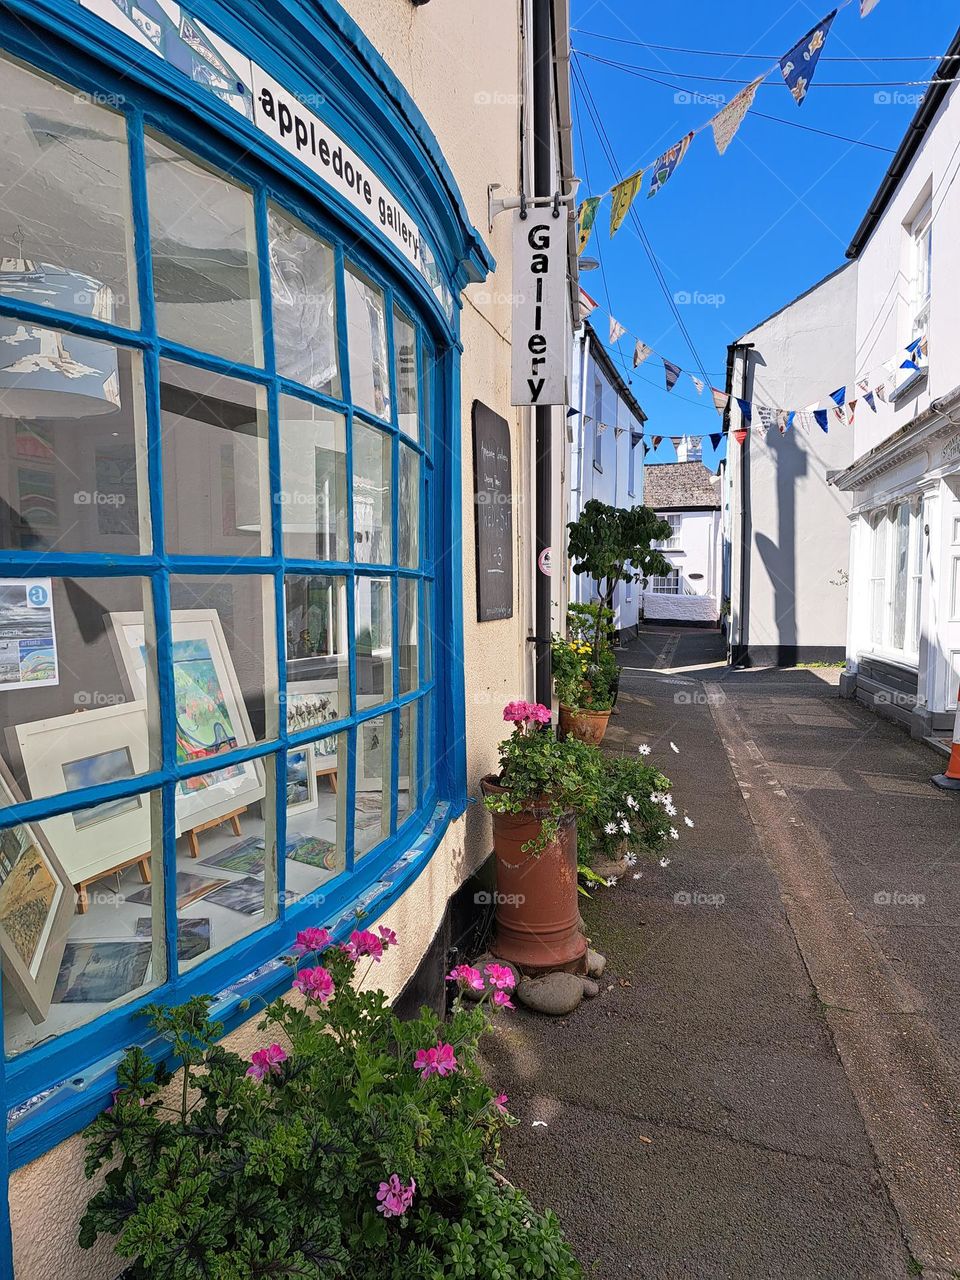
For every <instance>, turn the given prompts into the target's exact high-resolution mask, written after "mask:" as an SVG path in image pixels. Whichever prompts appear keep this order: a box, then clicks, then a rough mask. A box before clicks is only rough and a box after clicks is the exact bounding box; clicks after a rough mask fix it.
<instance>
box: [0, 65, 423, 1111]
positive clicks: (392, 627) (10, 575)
mask: <svg viewBox="0 0 960 1280" xmlns="http://www.w3.org/2000/svg"><path fill="white" fill-rule="evenodd" d="M0 134H2V143H0V145H2V147H3V156H4V170H5V181H4V183H3V187H2V190H0V239H2V248H0V258H2V262H0V452H2V455H3V462H4V465H3V466H2V467H0V720H2V725H0V727H2V730H3V732H2V733H0V950H2V958H3V1025H4V1034H5V1047H6V1053H7V1055H8V1057H10V1058H17V1057H18V1055H28V1056H27V1058H26V1059H25V1060H26V1061H29V1060H30V1059H29V1053H30V1051H31V1050H36V1049H37V1048H38V1047H40V1048H43V1049H46V1048H49V1043H48V1044H44V1042H50V1043H52V1042H54V1041H55V1040H56V1038H57V1037H59V1036H61V1035H63V1034H64V1033H70V1032H72V1033H74V1035H75V1036H76V1035H77V1034H79V1033H78V1028H81V1027H83V1026H84V1025H86V1024H90V1023H93V1022H94V1021H95V1020H96V1019H98V1018H100V1017H101V1015H104V1014H108V1013H113V1014H116V1012H117V1011H118V1010H122V1009H123V1008H124V1007H125V1006H128V1005H131V1004H132V1003H134V1002H137V1001H141V997H144V998H146V997H147V996H149V997H150V998H157V999H164V998H170V996H171V993H173V992H185V993H189V992H190V991H197V990H204V991H207V990H209V991H212V992H216V991H217V990H219V989H221V986H222V985H224V984H225V983H226V982H227V981H230V980H231V979H232V978H235V977H242V976H244V975H245V974H247V973H249V971H250V968H251V967H252V962H251V960H250V956H251V955H252V954H253V952H252V951H251V948H252V946H253V944H254V940H255V939H256V938H259V937H261V935H263V936H264V937H266V936H267V935H269V932H270V930H271V929H272V930H274V931H276V932H277V933H278V935H279V932H280V931H281V930H282V929H284V928H286V929H287V931H288V932H289V929H290V928H293V927H295V925H296V924H297V922H298V921H299V922H300V923H301V924H303V923H310V924H315V923H318V921H320V914H319V913H320V912H322V911H324V910H325V907H324V906H323V905H322V904H324V903H330V902H334V901H336V902H340V903H341V904H343V903H349V902H350V901H351V900H352V899H351V896H350V895H351V894H353V893H354V886H360V884H361V881H362V880H363V877H364V876H366V875H367V874H368V873H367V871H366V868H368V867H369V868H370V872H369V874H370V875H375V874H376V873H377V869H378V868H380V869H381V870H382V866H381V862H380V861H378V853H381V854H383V856H384V858H385V857H386V856H387V855H388V854H390V852H391V850H393V849H394V848H395V847H399V843H400V842H399V840H398V839H397V837H398V831H399V828H400V827H401V826H402V825H403V824H405V823H410V824H411V825H410V827H408V828H407V829H406V830H407V831H413V830H414V829H415V827H414V820H415V819H416V818H417V817H419V818H420V819H421V821H425V819H426V815H427V813H428V812H429V810H430V809H431V808H432V805H433V803H434V801H435V798H436V797H435V792H434V790H433V784H432V779H433V777H434V769H433V760H432V758H431V754H432V733H433V727H434V717H435V712H434V710H433V708H432V706H431V703H432V699H433V696H434V692H435V683H434V670H433V647H432V632H433V621H432V609H433V606H434V600H435V592H434V581H433V568H432V564H433V562H432V560H431V556H432V555H433V554H434V553H435V544H434V531H433V520H432V506H433V504H434V503H435V501H436V492H437V489H436V483H435V480H434V460H433V457H432V454H431V452H430V448H431V444H432V440H433V433H432V432H431V430H430V429H429V427H430V414H431V403H430V401H431V396H432V395H433V394H436V379H433V380H432V382H428V375H429V371H430V369H431V366H432V365H433V364H434V363H435V360H436V354H435V351H434V348H433V346H432V342H431V339H430V337H429V335H428V331H427V327H426V325H425V324H424V323H423V321H422V319H421V317H420V314H419V311H418V308H417V306H415V305H414V303H413V301H412V300H411V298H410V297H408V296H407V295H406V294H405V293H404V292H403V291H402V285H399V284H398V282H397V281H395V280H394V279H393V278H392V276H391V275H389V274H388V273H386V272H382V273H381V272H379V271H378V270H377V268H376V265H375V264H374V263H371V262H368V261H366V259H365V257H364V255H363V253H362V246H361V245H360V244H358V242H357V237H356V236H355V235H354V236H351V237H350V238H349V243H348V244H345V237H344V236H343V235H342V233H341V232H340V231H339V229H338V226H337V225H335V224H333V223H332V222H330V223H328V222H326V221H324V223H323V225H320V223H319V220H316V222H317V224H316V225H314V219H313V218H312V217H310V216H308V210H307V209H306V208H304V207H302V206H301V203H300V202H297V208H296V211H294V210H292V209H288V208H286V207H285V205H284V203H283V200H282V199H281V197H280V195H279V194H278V190H275V189H274V188H273V187H272V186H270V185H269V184H268V180H267V179H266V178H264V176H263V168H262V166H260V167H258V165H257V164H255V163H253V162H252V161H250V159H249V157H248V156H247V154H246V153H244V152H241V150H240V148H237V149H236V150H235V151H225V152H224V154H223V156H222V163H220V164H219V165H215V164H213V163H211V161H210V159H209V157H207V156H206V155H205V156H200V155H198V154H195V153H194V152H193V151H192V150H191V149H190V146H189V145H187V143H186V142H185V141H184V140H183V139H181V138H178V137H171V136H168V134H167V133H166V132H163V131H161V130H160V128H159V127H155V126H154V125H153V124H152V123H151V117H150V110H149V104H148V105H147V107H146V108H142V107H141V105H140V104H135V103H134V102H132V101H131V100H130V99H129V98H125V99H124V100H123V109H122V110H121V109H114V108H113V107H108V106H105V105H99V104H97V103H95V102H93V101H91V100H89V99H87V98H84V97H83V95H78V94H77V93H76V92H75V91H74V90H73V89H72V88H71V87H70V86H68V85H65V84H61V83H60V82H58V81H57V80H55V79H53V78H51V77H50V76H48V75H46V74H44V73H41V72H39V71H36V70H33V69H32V68H30V67H28V66H26V65H24V64H22V63H21V62H18V61H15V60H13V59H12V58H10V57H8V56H6V55H3V54H0ZM284 189H286V188H284ZM383 865H386V864H383ZM356 892H357V893H359V887H358V888H357V890H356ZM337 894H339V895H340V896H339V897H337ZM267 941H269V938H267ZM281 949H282V943H281V942H280V941H279V939H278V941H277V942H276V945H275V948H274V951H273V953H272V954H274V955H275V954H277V953H279V951H280V950H281ZM258 954H261V955H263V956H266V955H269V954H270V952H269V946H267V945H266V943H265V946H264V949H263V951H262V952H260V953H258ZM231 956H237V957H239V960H238V964H240V965H245V966H246V967H245V968H243V967H241V968H239V969H238V970H237V971H236V972H235V973H233V974H231V973H230V971H229V970H228V969H227V968H225V967H224V965H221V966H220V967H219V968H218V967H217V960H218V958H221V957H222V958H223V960H224V964H225V963H226V961H227V960H229V958H230V957H231ZM205 966H206V967H205ZM207 972H209V973H210V974H211V977H210V983H211V985H210V986H207V985H204V983H205V975H206V974H207ZM188 977H189V979H190V981H191V982H193V986H192V987H190V986H184V980H185V979H186V978H188ZM194 978H195V981H194ZM217 984H220V985H217ZM141 1003H142V1001H141ZM122 1034H124V1035H125V1036H126V1034H127V1033H126V1032H123V1033H122ZM129 1038H132V1036H129V1037H128V1038H127V1039H125V1040H124V1041H122V1042H123V1043H126V1042H128V1040H129ZM74 1042H75V1041H71V1042H70V1043H74ZM84 1043H85V1044H86V1046H87V1047H86V1048H85V1049H84V1050H83V1054H85V1060H86V1061H91V1060H92V1053H93V1051H92V1049H91V1047H90V1046H91V1044H92V1043H93V1041H92V1040H91V1041H90V1042H84ZM108 1043H109V1044H112V1043H113V1042H112V1041H109V1042H108ZM63 1060H64V1059H61V1061H63ZM70 1069H72V1068H70V1067H67V1070H70ZM9 1074H10V1072H9V1069H8V1077H9ZM18 1079H20V1085H19V1086H18V1087H19V1088H20V1089H21V1092H22V1091H23V1090H24V1089H26V1088H29V1081H28V1080H27V1078H26V1074H25V1072H24V1073H22V1074H21V1076H20V1077H18Z"/></svg>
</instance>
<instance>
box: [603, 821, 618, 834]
mask: <svg viewBox="0 0 960 1280" xmlns="http://www.w3.org/2000/svg"><path fill="white" fill-rule="evenodd" d="M603 829H604V831H605V832H606V834H607V835H608V836H613V835H616V834H617V824H616V823H615V822H608V823H607V824H606V826H605V827H604V828H603Z"/></svg>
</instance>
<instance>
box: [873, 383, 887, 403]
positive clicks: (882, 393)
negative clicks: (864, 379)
mask: <svg viewBox="0 0 960 1280" xmlns="http://www.w3.org/2000/svg"><path fill="white" fill-rule="evenodd" d="M874 390H875V391H876V393H877V395H878V396H879V397H880V400H881V402H882V403H883V404H886V403H887V384H886V383H885V382H878V383H877V385H876V387H875V388H874Z"/></svg>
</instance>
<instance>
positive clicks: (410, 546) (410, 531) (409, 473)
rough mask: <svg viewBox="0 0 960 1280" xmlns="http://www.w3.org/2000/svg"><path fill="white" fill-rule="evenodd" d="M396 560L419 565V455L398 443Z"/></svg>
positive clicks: (405, 563)
mask: <svg viewBox="0 0 960 1280" xmlns="http://www.w3.org/2000/svg"><path fill="white" fill-rule="evenodd" d="M397 543H398V546H397V562H398V563H399V564H401V565H403V566H404V568H407V569H416V568H418V566H419V564H420V455H419V454H418V453H416V452H415V451H414V450H413V449H411V448H410V446H409V445H406V444H401V446H400V490H399V493H398V495H397Z"/></svg>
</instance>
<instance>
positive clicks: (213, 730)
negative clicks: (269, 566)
mask: <svg viewBox="0 0 960 1280" xmlns="http://www.w3.org/2000/svg"><path fill="white" fill-rule="evenodd" d="M109 617H110V622H111V626H112V628H113V631H112V634H113V637H114V642H115V648H116V651H117V658H118V662H119V665H120V670H121V673H122V674H123V675H125V676H126V679H127V682H128V685H129V687H130V689H131V691H132V692H133V694H134V696H136V697H144V696H145V693H146V682H147V666H146V656H145V646H144V629H143V614H142V613H111V614H110V615H109ZM171 625H172V633H173V634H172V637H171V640H172V645H173V680H174V692H175V698H176V712H177V762H178V764H185V763H191V762H194V761H196V760H202V759H206V758H208V757H209V758H211V761H212V758H213V757H215V756H217V755H219V754H222V753H223V752H225V751H232V750H233V749H234V748H235V747H243V746H247V745H248V744H249V743H251V742H253V741H254V734H253V729H252V727H251V725H250V717H249V716H248V715H247V708H246V705H245V703H244V700H243V693H242V691H241V688H240V682H239V680H238V679H237V673H236V670H235V668H234V665H233V660H232V658H231V657H230V651H229V649H228V648H227V641H226V637H225V635H224V633H223V626H222V624H221V622H220V617H219V615H218V613H217V611H216V610H215V609H174V610H173V613H172V614H171ZM263 796H264V778H263V771H262V767H261V766H260V765H259V764H258V762H257V761H255V760H247V761H244V762H243V763H242V764H232V765H227V766H226V767H225V768H223V769H214V770H212V771H211V772H210V773H205V774H201V775H198V776H197V777H193V778H184V779H182V780H181V781H180V782H178V783H177V834H178V835H179V834H180V832H182V831H189V830H192V829H193V828H194V827H199V826H202V825H204V824H205V823H212V822H217V821H218V820H219V819H221V818H223V817H226V816H227V815H229V814H232V813H236V812H237V811H238V810H240V809H243V808H245V807H246V806H247V805H250V804H254V803H256V801H258V800H262V799H263Z"/></svg>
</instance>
